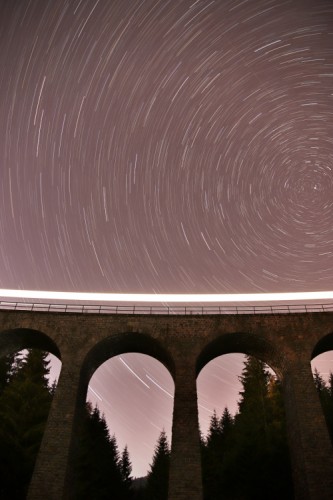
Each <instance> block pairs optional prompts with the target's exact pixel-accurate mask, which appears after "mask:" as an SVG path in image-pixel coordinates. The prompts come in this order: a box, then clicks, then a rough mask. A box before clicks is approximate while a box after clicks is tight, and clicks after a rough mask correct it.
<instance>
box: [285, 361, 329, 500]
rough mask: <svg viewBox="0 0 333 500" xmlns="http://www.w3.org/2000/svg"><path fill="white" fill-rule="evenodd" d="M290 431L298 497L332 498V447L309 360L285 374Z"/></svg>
mask: <svg viewBox="0 0 333 500" xmlns="http://www.w3.org/2000/svg"><path fill="white" fill-rule="evenodd" d="M283 388H284V402H285V411H286V419H287V431H288V438H289V447H290V454H291V461H292V469H293V476H294V488H295V498H296V499H297V500H331V499H332V498H333V449H332V445H331V442H330V438H329V434H328V430H327V426H326V422H325V418H324V415H323V411H322V407H321V404H320V401H319V397H318V394H317V391H316V388H315V385H314V382H313V377H312V372H311V366H310V363H309V361H308V360H300V359H299V360H297V361H295V360H293V361H292V362H290V364H289V366H288V368H287V369H286V371H285V373H284V375H283Z"/></svg>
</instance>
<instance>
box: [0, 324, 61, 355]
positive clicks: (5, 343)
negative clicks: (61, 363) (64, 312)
mask: <svg viewBox="0 0 333 500" xmlns="http://www.w3.org/2000/svg"><path fill="white" fill-rule="evenodd" d="M30 348H31V349H41V350H42V351H47V352H50V353H51V354H53V355H54V356H56V357H57V358H58V359H60V360H61V352H60V349H59V347H58V346H57V344H56V342H55V341H54V340H53V339H51V338H50V337H49V336H48V335H47V334H46V333H44V332H41V331H39V330H33V329H31V328H13V329H10V330H5V331H2V332H1V333H0V356H1V357H2V356H6V355H7V354H10V353H12V352H18V351H22V350H23V349H30Z"/></svg>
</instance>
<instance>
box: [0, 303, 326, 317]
mask: <svg viewBox="0 0 333 500" xmlns="http://www.w3.org/2000/svg"><path fill="white" fill-rule="evenodd" d="M0 310H17V311H36V312H38V311H39V312H43V311H44V312H61V313H63V312H68V313H82V314H149V315H151V314H168V315H192V314H193V315H198V314H199V315H205V314H215V315H216V314H218V315H222V314H295V313H309V312H311V313H312V312H328V311H333V303H332V302H331V303H325V304H318V303H307V304H288V303H287V304H260V305H254V304H248V305H228V304H224V305H220V304H219V305H202V306H199V305H191V304H190V305H189V304H187V305H177V306H170V305H167V304H161V305H148V304H147V305H146V304H145V305H142V304H128V305H123V304H122V305H113V304H111V305H110V304H59V303H45V302H7V301H0Z"/></svg>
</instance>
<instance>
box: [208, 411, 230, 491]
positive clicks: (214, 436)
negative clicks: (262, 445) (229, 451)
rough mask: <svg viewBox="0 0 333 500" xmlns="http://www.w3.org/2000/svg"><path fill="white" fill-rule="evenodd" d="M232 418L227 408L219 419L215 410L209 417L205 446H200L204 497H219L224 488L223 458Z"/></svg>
mask: <svg viewBox="0 0 333 500" xmlns="http://www.w3.org/2000/svg"><path fill="white" fill-rule="evenodd" d="M232 425H233V418H232V416H231V414H230V412H229V410H228V409H227V408H225V409H224V412H223V415H222V416H221V418H220V419H219V418H218V417H217V414H216V411H215V410H214V413H213V415H212V417H211V421H210V426H209V430H208V435H207V440H206V443H205V446H204V447H203V448H202V474H203V485H204V492H205V499H206V498H209V499H210V500H215V499H219V498H220V497H221V491H223V489H224V482H225V479H224V470H223V466H224V460H225V456H226V443H227V439H228V438H229V436H230V433H231V429H232Z"/></svg>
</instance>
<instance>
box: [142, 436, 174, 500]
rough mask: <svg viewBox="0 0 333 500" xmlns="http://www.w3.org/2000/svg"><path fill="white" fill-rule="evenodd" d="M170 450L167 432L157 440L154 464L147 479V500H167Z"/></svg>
mask: <svg viewBox="0 0 333 500" xmlns="http://www.w3.org/2000/svg"><path fill="white" fill-rule="evenodd" d="M169 465H170V448H169V444H168V439H167V436H166V433H165V431H164V430H163V431H162V432H161V434H160V436H159V438H158V440H157V444H156V447H155V452H154V456H153V461H152V464H151V465H150V471H149V472H148V477H147V487H146V498H147V499H149V500H164V499H165V500H167V498H168V483H169Z"/></svg>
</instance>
